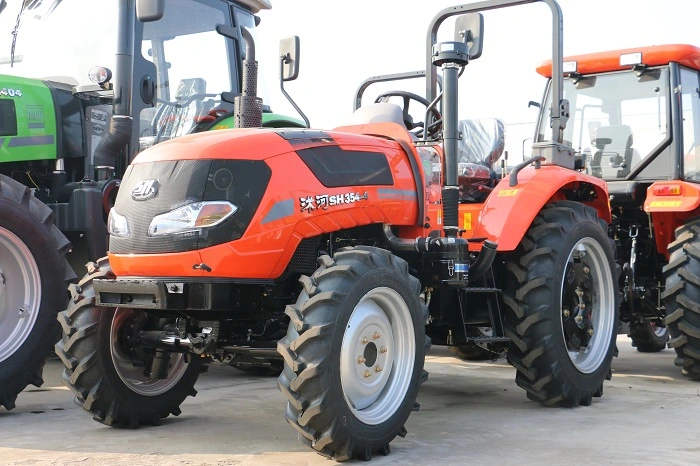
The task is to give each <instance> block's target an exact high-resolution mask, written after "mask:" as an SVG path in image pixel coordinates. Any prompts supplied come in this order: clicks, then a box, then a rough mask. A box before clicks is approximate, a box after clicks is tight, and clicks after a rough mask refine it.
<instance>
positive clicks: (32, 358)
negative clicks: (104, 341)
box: [0, 175, 76, 410]
mask: <svg viewBox="0 0 700 466" xmlns="http://www.w3.org/2000/svg"><path fill="white" fill-rule="evenodd" d="M53 221H54V214H53V211H52V210H51V209H50V208H49V207H48V206H46V205H45V204H44V203H42V202H41V201H40V200H39V199H37V198H36V197H34V196H33V195H32V193H31V190H30V189H29V188H27V187H26V186H24V185H23V184H21V183H18V182H17V181H15V180H13V179H11V178H8V177H6V176H3V175H0V227H2V228H4V229H6V230H9V231H11V232H12V233H14V234H15V235H16V236H17V237H18V238H20V239H21V240H22V241H23V242H24V244H25V245H26V246H27V248H29V250H30V251H31V253H32V255H33V256H34V258H35V260H36V263H37V266H38V268H39V275H40V279H41V289H42V299H41V303H40V307H39V316H38V317H37V320H36V322H35V326H34V328H33V329H32V333H31V334H30V335H29V336H28V338H27V339H26V341H25V342H24V344H23V345H22V346H21V347H20V348H19V349H18V350H17V351H16V352H15V353H14V354H12V355H11V356H10V357H9V358H7V359H5V360H4V361H2V362H0V406H1V407H5V409H7V410H10V409H12V408H14V407H15V400H16V399H17V395H18V394H19V393H20V392H21V391H22V390H24V388H25V387H26V386H27V385H29V384H32V385H35V386H37V387H40V386H41V385H42V384H43V383H44V380H43V378H42V371H43V368H44V364H45V363H46V358H47V357H48V356H49V354H51V352H52V347H53V344H54V343H55V342H56V341H57V340H58V339H59V335H60V329H59V326H58V325H57V323H56V315H57V314H58V312H59V311H61V310H62V309H64V308H65V304H66V302H67V300H68V293H67V292H66V287H67V285H68V283H69V282H71V281H74V280H75V279H76V276H75V273H74V272H73V270H72V269H71V268H70V266H69V265H68V262H67V261H66V254H67V253H68V251H70V242H69V241H68V240H67V239H66V237H65V236H63V234H62V233H61V232H60V231H59V230H58V228H56V226H55V225H54V223H53Z"/></svg>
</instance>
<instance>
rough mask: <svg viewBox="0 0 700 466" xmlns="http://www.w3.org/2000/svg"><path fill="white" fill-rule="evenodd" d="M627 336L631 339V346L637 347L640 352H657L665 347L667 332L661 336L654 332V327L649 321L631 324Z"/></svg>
mask: <svg viewBox="0 0 700 466" xmlns="http://www.w3.org/2000/svg"><path fill="white" fill-rule="evenodd" d="M629 337H630V339H631V340H632V346H633V347H635V348H637V351H639V352H641V353H658V352H659V351H663V350H664V349H665V348H666V343H667V342H668V337H669V332H668V331H667V332H665V333H664V334H663V336H658V335H657V334H656V333H655V332H654V327H653V326H652V325H651V323H650V322H646V323H644V324H643V325H633V326H632V327H631V328H630V333H629Z"/></svg>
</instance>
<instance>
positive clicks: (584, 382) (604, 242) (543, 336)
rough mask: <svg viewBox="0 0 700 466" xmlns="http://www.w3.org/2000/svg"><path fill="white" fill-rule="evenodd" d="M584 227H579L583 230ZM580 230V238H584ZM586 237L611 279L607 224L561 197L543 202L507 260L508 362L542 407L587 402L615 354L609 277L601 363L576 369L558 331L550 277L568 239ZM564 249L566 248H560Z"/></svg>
mask: <svg viewBox="0 0 700 466" xmlns="http://www.w3.org/2000/svg"><path fill="white" fill-rule="evenodd" d="M582 229H583V230H582ZM584 234H585V236H583V235H584ZM586 236H591V237H593V238H594V239H597V241H598V243H599V244H600V245H601V246H602V247H603V248H604V249H605V251H606V255H607V256H608V261H609V265H610V269H611V274H612V276H613V277H615V276H616V275H615V271H616V270H617V267H616V265H615V263H614V259H613V248H612V246H611V242H610V241H609V238H608V237H607V225H606V224H605V222H603V221H602V220H600V219H599V218H598V216H597V212H596V211H595V210H594V209H593V208H591V207H588V206H586V205H584V204H581V203H578V202H571V201H560V202H556V203H552V204H548V205H546V206H545V207H543V209H542V211H541V212H540V213H539V215H538V216H537V217H536V218H535V220H534V222H533V224H532V225H531V226H530V228H529V230H528V231H527V233H526V234H525V236H524V237H523V239H522V241H521V243H520V245H519V246H518V248H517V249H516V250H515V252H514V253H513V255H512V257H511V260H510V261H509V262H508V263H507V267H506V269H507V271H508V274H507V275H508V277H507V284H506V287H505V289H504V300H503V301H504V304H505V305H506V306H505V322H504V324H505V334H506V335H507V336H508V337H509V338H510V345H509V349H508V352H507V359H508V362H509V363H510V364H511V365H512V366H513V367H515V368H516V369H517V372H516V378H515V380H516V383H517V384H518V386H520V387H521V388H523V389H524V390H526V392H527V396H528V398H530V399H531V400H535V401H538V402H540V403H542V404H544V405H546V406H578V405H584V406H587V405H590V404H591V400H592V397H599V396H602V394H603V380H604V379H609V378H610V377H611V374H612V373H611V368H610V367H611V362H612V358H613V355H614V352H615V348H616V347H615V338H616V331H617V325H618V324H617V322H618V315H617V309H618V305H619V293H618V290H617V281H616V280H615V279H613V280H612V281H613V286H614V296H615V297H614V300H615V306H614V309H611V310H610V312H615V319H614V323H613V326H612V328H613V332H611V335H610V337H609V338H610V347H609V349H608V353H607V355H606V358H605V360H604V362H603V363H602V364H601V366H600V367H599V368H598V369H597V370H595V371H593V372H592V373H591V374H583V373H581V372H579V371H578V370H577V369H576V367H575V366H574V365H573V363H572V362H571V360H570V359H569V357H568V354H567V352H566V346H565V343H564V339H563V338H562V337H561V335H562V328H561V326H562V322H561V314H560V312H561V304H559V303H557V300H559V293H560V292H559V289H558V287H559V286H560V284H561V280H562V277H557V276H554V272H555V270H557V267H560V268H562V267H563V265H562V264H563V262H564V261H566V260H567V258H568V254H569V252H570V249H569V246H566V248H565V247H564V245H565V243H570V246H571V247H573V245H574V244H575V242H577V241H578V240H580V239H581V238H583V237H586ZM564 249H566V250H564Z"/></svg>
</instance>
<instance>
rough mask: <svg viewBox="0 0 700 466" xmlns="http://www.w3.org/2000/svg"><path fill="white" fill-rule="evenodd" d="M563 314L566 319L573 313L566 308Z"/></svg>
mask: <svg viewBox="0 0 700 466" xmlns="http://www.w3.org/2000/svg"><path fill="white" fill-rule="evenodd" d="M562 314H564V317H569V315H570V314H571V313H570V312H569V310H568V309H567V308H564V312H563V313H562Z"/></svg>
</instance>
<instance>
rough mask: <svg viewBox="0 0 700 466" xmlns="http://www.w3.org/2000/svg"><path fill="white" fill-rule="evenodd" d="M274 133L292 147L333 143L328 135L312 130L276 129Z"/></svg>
mask: <svg viewBox="0 0 700 466" xmlns="http://www.w3.org/2000/svg"><path fill="white" fill-rule="evenodd" d="M275 133H277V135H278V136H279V137H281V138H282V139H284V140H286V141H288V142H289V143H290V144H291V145H293V146H300V145H303V146H307V145H309V144H310V143H318V142H326V143H333V142H335V141H334V140H333V138H332V137H331V136H330V135H329V134H328V133H326V132H324V131H318V130H313V129H278V130H275Z"/></svg>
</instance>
